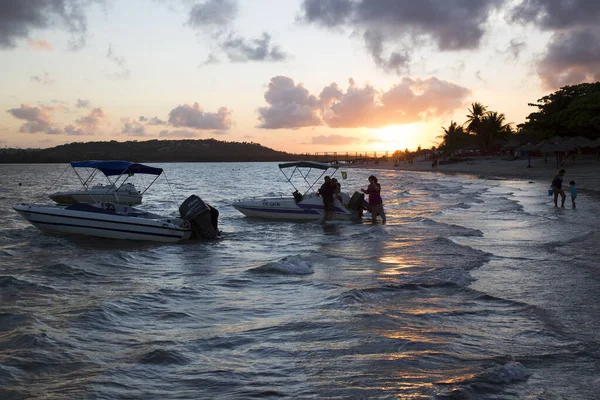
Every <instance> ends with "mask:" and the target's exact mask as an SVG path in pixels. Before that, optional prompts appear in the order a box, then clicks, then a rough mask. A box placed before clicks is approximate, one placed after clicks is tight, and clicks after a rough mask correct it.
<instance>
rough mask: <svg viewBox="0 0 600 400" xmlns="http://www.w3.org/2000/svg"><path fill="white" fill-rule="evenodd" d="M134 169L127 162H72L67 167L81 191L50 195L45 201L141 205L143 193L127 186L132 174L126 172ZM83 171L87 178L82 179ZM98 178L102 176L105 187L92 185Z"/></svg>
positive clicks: (132, 185)
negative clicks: (78, 183) (106, 182)
mask: <svg viewBox="0 0 600 400" xmlns="http://www.w3.org/2000/svg"><path fill="white" fill-rule="evenodd" d="M134 165H136V164H135V163H130V162H124V163H123V164H118V165H116V164H114V163H113V164H106V161H96V160H90V161H73V162H71V163H70V167H71V168H72V169H73V171H74V172H75V174H76V175H77V178H78V179H79V181H80V182H81V185H82V188H81V189H79V190H67V191H58V192H54V193H51V194H50V195H49V197H50V198H51V199H52V200H54V201H55V202H57V203H58V204H75V203H102V202H111V203H119V204H126V205H136V204H141V203H142V195H143V193H140V192H139V191H138V190H137V189H136V188H135V186H134V184H133V183H131V182H127V179H129V178H130V177H131V176H133V174H134V173H133V171H131V169H130V168H132V166H134ZM84 171H85V172H87V176H86V175H84ZM63 173H64V172H63ZM101 174H102V175H104V177H105V179H106V180H107V181H108V184H94V180H95V178H97V177H98V175H101ZM61 176H62V174H61ZM115 177H116V179H115ZM59 179H60V177H59ZM57 180H58V179H57Z"/></svg>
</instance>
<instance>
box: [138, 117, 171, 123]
mask: <svg viewBox="0 0 600 400" xmlns="http://www.w3.org/2000/svg"><path fill="white" fill-rule="evenodd" d="M139 121H140V122H145V123H146V125H165V124H166V123H167V122H166V121H163V120H162V119H160V118H158V117H152V118H146V117H144V116H143V115H142V116H140V117H139Z"/></svg>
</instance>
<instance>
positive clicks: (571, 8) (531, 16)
mask: <svg viewBox="0 0 600 400" xmlns="http://www.w3.org/2000/svg"><path fill="white" fill-rule="evenodd" d="M510 19H511V20H512V21H513V22H520V23H523V24H528V23H533V24H534V25H537V26H539V27H540V28H542V29H544V30H559V29H569V28H577V27H581V26H597V25H598V21H599V20H600V2H598V1H597V0H569V1H560V0H522V1H521V2H520V3H519V4H518V5H516V6H515V7H514V8H513V9H512V11H511V13H510Z"/></svg>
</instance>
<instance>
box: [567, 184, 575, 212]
mask: <svg viewBox="0 0 600 400" xmlns="http://www.w3.org/2000/svg"><path fill="white" fill-rule="evenodd" d="M569 185H571V186H570V191H571V205H572V206H573V209H575V199H576V198H577V186H575V181H571V182H569Z"/></svg>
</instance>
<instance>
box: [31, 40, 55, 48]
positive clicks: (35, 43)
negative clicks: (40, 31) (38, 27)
mask: <svg viewBox="0 0 600 400" xmlns="http://www.w3.org/2000/svg"><path fill="white" fill-rule="evenodd" d="M28 42H29V47H31V48H32V49H34V50H39V51H52V50H53V48H52V44H50V42H48V41H47V40H44V39H40V40H33V39H29V40H28Z"/></svg>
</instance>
